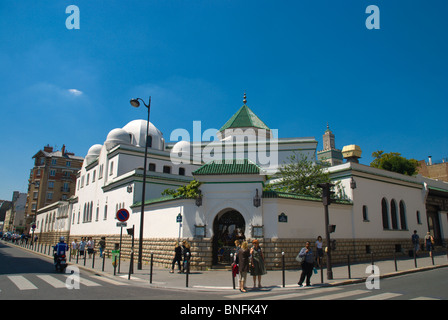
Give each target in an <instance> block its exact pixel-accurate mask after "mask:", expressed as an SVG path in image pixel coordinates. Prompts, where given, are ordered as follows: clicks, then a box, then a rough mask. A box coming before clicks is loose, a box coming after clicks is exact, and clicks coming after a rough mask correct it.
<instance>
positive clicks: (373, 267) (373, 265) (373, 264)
mask: <svg viewBox="0 0 448 320" xmlns="http://www.w3.org/2000/svg"><path fill="white" fill-rule="evenodd" d="M371 256H372V273H375V271H374V270H375V262H374V261H373V252H371Z"/></svg>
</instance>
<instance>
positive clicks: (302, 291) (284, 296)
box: [262, 287, 341, 300]
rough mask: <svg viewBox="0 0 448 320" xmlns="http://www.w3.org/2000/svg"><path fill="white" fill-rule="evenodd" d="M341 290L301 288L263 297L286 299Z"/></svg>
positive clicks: (332, 288)
mask: <svg viewBox="0 0 448 320" xmlns="http://www.w3.org/2000/svg"><path fill="white" fill-rule="evenodd" d="M338 290H341V288H339V287H329V288H318V289H300V291H298V292H294V293H288V294H282V295H278V296H269V297H265V298H262V300H284V299H293V298H298V297H303V296H306V295H313V294H319V293H322V292H332V291H338Z"/></svg>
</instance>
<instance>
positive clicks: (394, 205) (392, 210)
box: [390, 199, 398, 230]
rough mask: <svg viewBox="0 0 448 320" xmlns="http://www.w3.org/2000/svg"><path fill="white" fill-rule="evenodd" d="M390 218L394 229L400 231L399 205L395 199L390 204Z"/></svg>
mask: <svg viewBox="0 0 448 320" xmlns="http://www.w3.org/2000/svg"><path fill="white" fill-rule="evenodd" d="M390 216H391V218H392V229H393V230H397V229H398V213H397V203H396V202H395V200H394V199H392V201H391V202H390Z"/></svg>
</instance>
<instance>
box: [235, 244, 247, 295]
mask: <svg viewBox="0 0 448 320" xmlns="http://www.w3.org/2000/svg"><path fill="white" fill-rule="evenodd" d="M249 258H250V250H249V246H248V244H247V241H243V243H242V244H241V247H240V248H239V250H238V253H237V259H238V272H239V281H240V291H241V292H246V280H247V273H248V272H249Z"/></svg>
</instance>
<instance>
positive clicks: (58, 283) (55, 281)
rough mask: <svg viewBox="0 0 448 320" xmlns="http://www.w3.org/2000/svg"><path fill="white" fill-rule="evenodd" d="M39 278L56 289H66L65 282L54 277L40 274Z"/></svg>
mask: <svg viewBox="0 0 448 320" xmlns="http://www.w3.org/2000/svg"><path fill="white" fill-rule="evenodd" d="M37 277H38V278H39V279H42V280H44V281H45V282H46V283H48V284H49V285H51V286H53V287H54V288H66V285H65V282H62V281H60V280H58V279H56V278H55V277H53V276H50V275H46V274H39V275H37Z"/></svg>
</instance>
